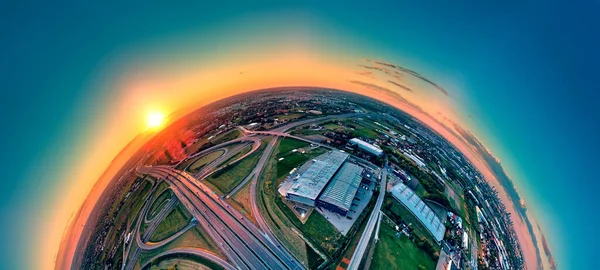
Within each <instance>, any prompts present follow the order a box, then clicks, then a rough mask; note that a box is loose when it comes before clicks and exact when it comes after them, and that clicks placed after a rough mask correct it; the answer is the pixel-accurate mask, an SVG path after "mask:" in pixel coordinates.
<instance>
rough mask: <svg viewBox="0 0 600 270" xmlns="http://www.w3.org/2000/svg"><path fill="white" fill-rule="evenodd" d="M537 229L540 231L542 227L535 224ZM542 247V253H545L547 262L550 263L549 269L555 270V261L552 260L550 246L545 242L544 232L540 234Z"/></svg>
mask: <svg viewBox="0 0 600 270" xmlns="http://www.w3.org/2000/svg"><path fill="white" fill-rule="evenodd" d="M537 227H538V229H539V230H540V231H542V229H540V225H539V224H538V225H537ZM542 248H544V253H546V257H548V262H549V263H550V269H551V270H556V261H554V256H552V252H551V251H550V247H549V246H548V243H547V242H546V236H545V235H544V234H542Z"/></svg>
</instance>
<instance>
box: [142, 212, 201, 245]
mask: <svg viewBox="0 0 600 270" xmlns="http://www.w3.org/2000/svg"><path fill="white" fill-rule="evenodd" d="M190 219H191V214H190V213H189V212H188V211H187V210H185V209H183V207H182V206H181V205H177V207H175V209H173V210H171V212H170V213H169V214H168V215H167V216H166V217H165V219H164V220H163V221H161V222H160V224H159V225H158V227H157V228H156V231H154V233H153V234H152V236H150V239H149V240H150V241H151V242H159V241H162V240H164V239H167V238H168V237H170V236H171V235H173V234H175V233H177V232H178V231H180V230H181V229H183V228H184V227H185V226H187V225H188V223H189V222H190Z"/></svg>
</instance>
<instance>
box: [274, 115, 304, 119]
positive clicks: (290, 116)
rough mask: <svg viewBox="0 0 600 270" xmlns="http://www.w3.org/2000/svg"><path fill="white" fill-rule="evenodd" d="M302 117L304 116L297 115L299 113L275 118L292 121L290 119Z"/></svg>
mask: <svg viewBox="0 0 600 270" xmlns="http://www.w3.org/2000/svg"><path fill="white" fill-rule="evenodd" d="M303 115H304V114H299V113H290V114H280V115H276V116H275V118H277V119H279V120H292V119H296V118H300V117H302V116H303Z"/></svg>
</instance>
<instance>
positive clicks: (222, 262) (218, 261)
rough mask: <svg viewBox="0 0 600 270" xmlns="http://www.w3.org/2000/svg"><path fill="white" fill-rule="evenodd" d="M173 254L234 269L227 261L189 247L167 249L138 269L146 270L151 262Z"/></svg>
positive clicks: (208, 252)
mask: <svg viewBox="0 0 600 270" xmlns="http://www.w3.org/2000/svg"><path fill="white" fill-rule="evenodd" d="M173 254H190V255H195V256H199V257H202V258H205V259H208V260H209V261H211V262H213V263H216V264H217V265H219V266H221V267H223V268H224V269H226V270H233V269H235V267H233V266H232V265H231V264H229V263H228V262H227V261H225V260H223V259H221V258H220V257H219V256H217V255H215V254H214V253H212V252H210V251H208V250H205V249H201V248H191V247H185V248H174V249H169V250H167V251H165V252H162V253H160V254H158V255H156V256H154V257H152V258H151V259H150V260H148V261H147V262H146V263H145V264H144V265H142V267H140V268H141V269H146V268H147V267H148V266H150V264H151V263H152V262H153V261H156V260H157V259H159V258H161V257H164V256H167V255H173Z"/></svg>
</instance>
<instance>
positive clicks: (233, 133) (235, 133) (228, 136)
mask: <svg viewBox="0 0 600 270" xmlns="http://www.w3.org/2000/svg"><path fill="white" fill-rule="evenodd" d="M241 136H242V132H241V131H239V130H238V129H237V128H234V129H232V130H230V131H227V132H225V133H223V134H221V135H219V136H217V137H216V138H213V139H212V143H213V144H215V145H218V144H221V143H224V142H227V141H231V140H233V139H236V138H238V137H241Z"/></svg>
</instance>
